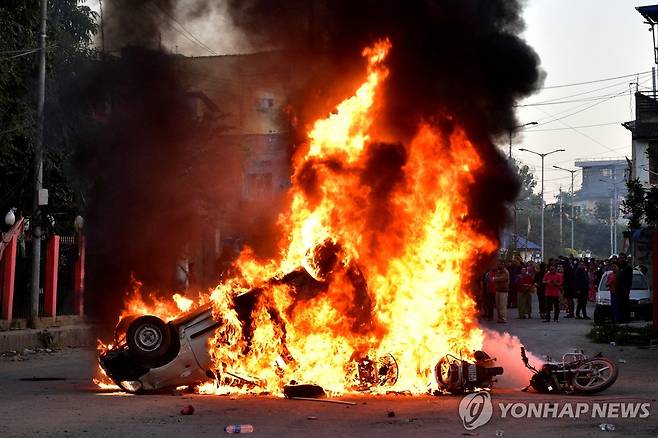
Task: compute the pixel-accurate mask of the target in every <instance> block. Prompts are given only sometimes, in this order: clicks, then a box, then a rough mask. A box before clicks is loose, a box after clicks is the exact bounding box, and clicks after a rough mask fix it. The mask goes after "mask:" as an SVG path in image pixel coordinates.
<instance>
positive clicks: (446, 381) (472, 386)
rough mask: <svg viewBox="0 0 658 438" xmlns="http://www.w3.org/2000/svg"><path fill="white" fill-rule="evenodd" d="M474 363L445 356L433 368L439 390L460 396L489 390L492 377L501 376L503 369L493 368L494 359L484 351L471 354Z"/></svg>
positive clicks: (491, 384)
mask: <svg viewBox="0 0 658 438" xmlns="http://www.w3.org/2000/svg"><path fill="white" fill-rule="evenodd" d="M473 358H474V359H475V362H469V361H466V360H463V359H460V358H457V357H455V356H453V355H451V354H447V355H445V356H444V357H443V358H441V360H439V362H438V363H437V364H436V366H435V367H434V375H435V377H436V383H437V384H438V386H439V390H440V391H441V392H444V393H450V394H462V393H465V392H473V391H478V390H481V389H491V388H493V384H494V382H495V379H494V377H495V376H498V375H501V374H503V368H502V367H498V366H495V363H496V359H495V358H492V357H491V356H489V355H488V354H487V353H485V352H484V351H476V352H475V353H474V354H473Z"/></svg>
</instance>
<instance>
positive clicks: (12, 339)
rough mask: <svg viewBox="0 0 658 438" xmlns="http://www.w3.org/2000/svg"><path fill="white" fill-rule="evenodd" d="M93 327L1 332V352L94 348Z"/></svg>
mask: <svg viewBox="0 0 658 438" xmlns="http://www.w3.org/2000/svg"><path fill="white" fill-rule="evenodd" d="M95 345H96V337H95V336H94V330H93V326H92V325H89V324H79V325H70V326H61V327H49V328H46V329H42V330H41V329H24V330H10V331H0V352H5V351H19V352H20V351H23V350H24V349H26V348H36V347H40V348H53V347H58V348H61V347H94V346H95Z"/></svg>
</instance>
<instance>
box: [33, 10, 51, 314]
mask: <svg viewBox="0 0 658 438" xmlns="http://www.w3.org/2000/svg"><path fill="white" fill-rule="evenodd" d="M47 14H48V0H41V30H40V32H39V87H38V95H37V132H36V134H37V135H36V141H35V144H34V202H33V204H32V207H33V208H32V218H31V219H32V220H31V221H30V223H31V225H30V228H31V229H32V285H31V286H32V288H31V290H30V326H32V327H35V325H36V321H37V318H38V317H39V292H40V287H39V286H40V284H39V281H40V277H41V275H40V274H41V226H40V225H39V222H40V218H39V216H40V213H39V205H40V204H41V203H40V202H39V201H40V199H39V198H40V195H41V189H42V185H43V109H44V104H45V99H46V20H47Z"/></svg>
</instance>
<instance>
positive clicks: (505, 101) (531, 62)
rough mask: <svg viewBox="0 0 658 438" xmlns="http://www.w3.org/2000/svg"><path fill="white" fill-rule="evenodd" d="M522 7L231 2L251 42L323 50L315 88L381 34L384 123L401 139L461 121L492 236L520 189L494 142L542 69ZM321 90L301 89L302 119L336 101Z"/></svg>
mask: <svg viewBox="0 0 658 438" xmlns="http://www.w3.org/2000/svg"><path fill="white" fill-rule="evenodd" d="M522 6H523V2H522V1H520V0H407V1H400V0H357V1H355V0H331V1H320V0H315V1H314V0H310V1H309V0H282V1H276V2H272V1H268V0H229V11H230V12H231V14H232V17H233V19H234V21H235V23H236V24H237V25H239V26H241V27H242V28H243V29H244V30H245V34H246V35H248V36H250V37H251V38H252V40H253V43H254V44H255V45H261V46H263V47H279V48H285V49H289V50H293V51H296V52H297V55H296V56H327V57H329V59H330V60H331V62H330V64H331V65H332V68H330V69H328V72H327V74H326V75H325V76H324V77H322V76H320V77H318V78H316V81H314V82H313V84H314V86H315V87H316V88H317V89H331V88H335V86H334V85H333V84H336V83H340V82H341V81H337V80H336V77H344V78H350V76H351V74H352V72H353V69H354V67H355V66H356V67H357V68H360V69H362V68H363V60H362V58H361V51H362V49H363V48H364V47H366V46H368V45H370V44H372V43H373V42H374V41H376V40H378V39H382V38H389V39H390V40H391V42H392V45H393V48H392V49H391V51H390V53H389V55H388V57H387V59H386V65H387V67H388V68H389V69H390V76H389V77H388V79H387V80H386V81H385V84H384V87H385V98H384V102H385V108H384V112H385V116H384V119H385V122H384V123H383V124H382V125H384V126H385V127H386V130H387V131H389V132H392V133H393V135H394V136H395V137H396V138H398V139H400V140H401V141H405V140H408V139H409V136H410V135H412V134H413V133H414V131H415V129H416V128H417V125H418V123H419V121H425V122H430V123H433V124H434V125H435V126H437V127H439V128H441V129H442V130H443V131H446V132H449V131H450V130H451V129H453V127H454V123H458V124H459V125H461V126H463V127H464V128H465V129H466V131H467V133H468V135H469V137H470V139H471V140H472V141H473V142H474V143H475V145H476V146H477V147H478V149H479V152H480V155H481V157H482V160H483V161H484V163H486V165H485V166H484V167H483V169H482V170H481V171H480V172H479V174H478V175H477V182H476V184H475V186H474V188H473V190H472V195H471V199H472V203H471V210H470V211H471V215H472V216H473V217H474V218H475V219H477V223H478V224H480V227H481V230H480V231H481V232H484V233H486V234H488V235H489V236H491V237H494V238H497V237H498V233H499V232H500V230H501V229H502V227H503V226H504V225H505V224H506V223H507V221H508V219H509V218H508V208H507V205H508V203H509V202H511V201H512V200H513V199H514V198H515V197H516V195H517V193H518V190H519V183H518V181H517V179H516V177H515V175H514V174H513V172H512V170H511V168H510V166H509V165H508V163H507V161H506V159H505V158H504V157H503V155H501V153H500V152H499V151H498V149H497V148H496V147H495V145H494V140H495V139H496V138H497V137H499V136H500V135H502V134H505V133H507V132H509V131H510V130H513V129H514V127H515V126H517V125H518V121H517V120H516V118H515V115H514V109H513V106H514V104H515V103H516V102H517V101H518V100H519V99H521V98H523V97H525V96H527V95H529V94H531V93H532V92H533V91H534V90H536V89H537V87H539V86H540V85H541V83H542V81H543V77H544V74H543V72H542V71H541V70H540V68H539V64H540V61H539V57H538V55H537V54H536V53H535V51H534V50H533V49H532V48H531V47H530V46H528V44H527V43H526V42H525V41H524V40H523V39H521V37H520V32H521V31H522V30H523V29H524V22H523V19H522V16H521V12H522ZM346 82H347V81H346ZM339 92H340V90H339ZM325 94H329V95H331V94H332V93H324V94H323V93H318V92H317V90H315V89H311V90H309V92H308V93H306V98H305V99H303V100H301V101H300V102H299V105H298V106H299V108H298V109H299V111H300V114H302V116H303V115H304V110H305V107H306V109H307V108H308V107H313V109H312V110H311V111H307V113H310V114H311V115H310V116H309V117H315V116H317V114H319V113H322V112H323V111H324V112H325V113H326V112H328V111H331V109H332V108H331V105H332V104H335V103H336V102H337V101H339V100H334V101H331V100H327V101H323V102H321V103H320V104H318V102H317V100H315V101H314V100H313V99H311V97H312V96H315V95H325ZM342 97H344V96H342ZM323 103H324V104H325V105H324V106H323ZM300 125H301V126H303V125H304V124H303V123H301V124H300ZM392 177H393V178H394V177H395V176H394V175H392Z"/></svg>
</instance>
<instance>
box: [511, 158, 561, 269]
mask: <svg viewBox="0 0 658 438" xmlns="http://www.w3.org/2000/svg"><path fill="white" fill-rule="evenodd" d="M519 150H520V151H523V152H530V153H531V154H535V155H538V156H540V157H541V260H542V261H544V260H545V258H544V210H545V209H544V159H545V158H546V156H548V155H551V154H554V153H556V152H565V150H564V149H555V150H553V151H550V152H545V153H540V152H535V151H531V150H530V149H525V148H521V149H519Z"/></svg>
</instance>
